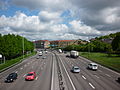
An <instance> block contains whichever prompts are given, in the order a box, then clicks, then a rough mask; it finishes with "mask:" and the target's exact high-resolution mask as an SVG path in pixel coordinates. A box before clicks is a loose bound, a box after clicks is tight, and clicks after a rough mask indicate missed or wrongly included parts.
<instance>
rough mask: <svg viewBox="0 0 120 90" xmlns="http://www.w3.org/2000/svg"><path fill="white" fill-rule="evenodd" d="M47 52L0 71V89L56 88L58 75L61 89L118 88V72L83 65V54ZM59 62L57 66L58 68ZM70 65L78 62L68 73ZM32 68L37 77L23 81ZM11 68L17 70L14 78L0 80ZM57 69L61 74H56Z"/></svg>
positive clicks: (31, 89)
mask: <svg viewBox="0 0 120 90" xmlns="http://www.w3.org/2000/svg"><path fill="white" fill-rule="evenodd" d="M55 53H56V55H55V54H53V53H51V52H49V53H47V54H45V53H44V54H43V56H46V57H47V58H46V59H43V58H42V57H43V56H40V58H39V59H37V58H36V57H37V56H38V55H35V56H32V57H30V58H28V59H26V60H24V61H23V62H22V63H20V64H18V65H16V66H14V67H12V68H10V69H8V70H6V71H4V72H2V73H0V90H60V79H59V76H60V77H62V82H63V86H64V89H61V90H120V83H118V82H117V81H116V79H117V78H118V77H120V74H119V73H117V72H114V71H112V70H110V69H107V68H105V67H103V66H101V65H99V68H98V70H97V71H92V70H88V69H87V65H88V64H89V63H90V62H91V61H89V60H87V59H85V58H82V57H79V58H77V59H74V58H69V57H66V55H67V54H64V53H58V52H55ZM57 62H58V63H57ZM58 66H59V69H58ZM72 66H79V67H80V69H81V71H80V73H72V72H71V68H72ZM30 71H35V72H36V74H37V77H36V78H35V80H33V81H25V75H26V74H27V73H28V72H30ZM11 72H17V73H18V79H16V80H15V81H14V82H12V83H5V82H4V80H5V78H6V77H7V75H8V74H9V73H11ZM58 72H60V73H61V75H59V74H58Z"/></svg>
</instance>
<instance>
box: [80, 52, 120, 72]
mask: <svg viewBox="0 0 120 90" xmlns="http://www.w3.org/2000/svg"><path fill="white" fill-rule="evenodd" d="M80 56H83V57H85V58H88V59H90V60H92V61H94V62H96V63H99V64H101V65H103V66H105V67H108V68H110V69H112V70H115V71H117V72H120V57H118V56H117V55H111V56H108V55H107V54H105V53H88V52H80Z"/></svg>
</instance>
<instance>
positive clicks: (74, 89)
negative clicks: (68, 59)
mask: <svg viewBox="0 0 120 90" xmlns="http://www.w3.org/2000/svg"><path fill="white" fill-rule="evenodd" d="M60 61H61V63H62V65H63V68H64V69H65V72H66V74H67V76H68V78H69V80H70V83H71V85H72V87H73V90H76V88H75V86H74V84H73V82H72V80H71V78H70V76H69V74H68V72H67V70H66V68H65V66H64V64H63V62H62V60H61V59H60Z"/></svg>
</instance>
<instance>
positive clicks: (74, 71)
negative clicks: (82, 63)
mask: <svg viewBox="0 0 120 90" xmlns="http://www.w3.org/2000/svg"><path fill="white" fill-rule="evenodd" d="M71 71H72V72H73V73H79V72H80V68H79V67H78V66H73V67H72V70H71Z"/></svg>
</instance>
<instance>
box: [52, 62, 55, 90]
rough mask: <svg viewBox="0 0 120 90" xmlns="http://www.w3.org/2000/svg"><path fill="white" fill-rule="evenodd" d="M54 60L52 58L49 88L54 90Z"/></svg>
mask: <svg viewBox="0 0 120 90" xmlns="http://www.w3.org/2000/svg"><path fill="white" fill-rule="evenodd" d="M54 67H55V66H54V60H53V66H52V81H51V90H54V83H53V81H54Z"/></svg>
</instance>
